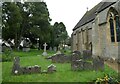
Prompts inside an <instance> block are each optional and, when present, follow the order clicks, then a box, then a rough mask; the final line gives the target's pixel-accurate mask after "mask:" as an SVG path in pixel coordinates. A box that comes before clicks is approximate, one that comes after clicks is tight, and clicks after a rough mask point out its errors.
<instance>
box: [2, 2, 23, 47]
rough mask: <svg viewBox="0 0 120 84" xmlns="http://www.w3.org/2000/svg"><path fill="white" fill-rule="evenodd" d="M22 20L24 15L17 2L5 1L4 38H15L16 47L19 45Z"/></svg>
mask: <svg viewBox="0 0 120 84" xmlns="http://www.w3.org/2000/svg"><path fill="white" fill-rule="evenodd" d="M21 21H22V16H21V13H20V9H19V7H18V6H17V5H16V3H15V2H11V3H7V2H6V3H3V24H4V25H3V38H4V39H8V38H14V39H15V47H16V48H17V46H18V38H19V31H20V24H21ZM6 32H7V33H6Z"/></svg>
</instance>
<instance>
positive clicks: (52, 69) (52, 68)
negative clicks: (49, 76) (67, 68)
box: [47, 64, 56, 73]
mask: <svg viewBox="0 0 120 84" xmlns="http://www.w3.org/2000/svg"><path fill="white" fill-rule="evenodd" d="M53 72H56V66H55V65H53V64H51V65H49V66H48V69H47V73H53Z"/></svg>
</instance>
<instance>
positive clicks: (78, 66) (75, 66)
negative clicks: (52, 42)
mask: <svg viewBox="0 0 120 84" xmlns="http://www.w3.org/2000/svg"><path fill="white" fill-rule="evenodd" d="M83 63H84V62H83V60H75V61H72V63H71V69H72V70H74V71H76V70H83V69H84V67H83Z"/></svg>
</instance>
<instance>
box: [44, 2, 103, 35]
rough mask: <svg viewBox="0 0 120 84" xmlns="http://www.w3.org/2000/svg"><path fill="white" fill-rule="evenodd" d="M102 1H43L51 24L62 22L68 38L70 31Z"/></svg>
mask: <svg viewBox="0 0 120 84" xmlns="http://www.w3.org/2000/svg"><path fill="white" fill-rule="evenodd" d="M101 1H102V0H44V2H46V4H47V8H48V10H49V13H50V18H51V19H52V21H51V24H52V25H53V24H54V23H55V22H63V23H64V24H65V26H66V29H67V32H68V34H69V36H71V34H72V29H73V28H74V27H75V25H76V24H77V23H78V21H79V20H80V19H81V18H82V16H83V15H84V14H85V13H86V11H87V8H88V10H90V9H91V8H93V7H94V6H95V5H97V4H98V3H99V2H101Z"/></svg>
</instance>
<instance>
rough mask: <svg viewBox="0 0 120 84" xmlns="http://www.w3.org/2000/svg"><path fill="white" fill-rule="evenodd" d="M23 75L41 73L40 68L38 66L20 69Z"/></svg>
mask: <svg viewBox="0 0 120 84" xmlns="http://www.w3.org/2000/svg"><path fill="white" fill-rule="evenodd" d="M21 70H22V73H23V74H32V73H41V67H40V66H38V65H35V66H28V67H21Z"/></svg>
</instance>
